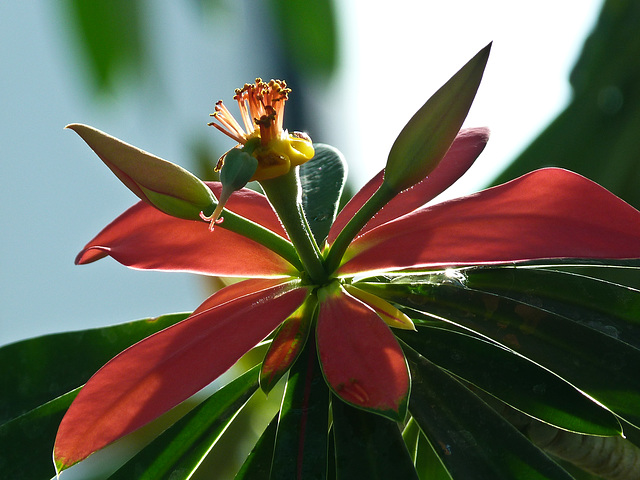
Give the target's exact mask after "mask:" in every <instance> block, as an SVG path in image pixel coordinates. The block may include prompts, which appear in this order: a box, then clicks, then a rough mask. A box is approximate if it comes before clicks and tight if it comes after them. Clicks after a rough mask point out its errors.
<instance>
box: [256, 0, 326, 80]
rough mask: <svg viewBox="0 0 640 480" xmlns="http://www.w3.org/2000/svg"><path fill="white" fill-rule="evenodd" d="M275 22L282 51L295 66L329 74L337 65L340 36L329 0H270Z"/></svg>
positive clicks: (274, 29)
mask: <svg viewBox="0 0 640 480" xmlns="http://www.w3.org/2000/svg"><path fill="white" fill-rule="evenodd" d="M269 11H271V12H272V17H271V18H272V19H273V22H274V25H273V26H272V27H270V28H271V29H272V31H273V32H274V33H276V34H279V35H280V42H281V44H282V52H283V53H284V55H285V59H286V61H288V62H290V63H291V64H293V67H294V70H296V71H298V72H302V73H307V74H313V75H330V74H331V73H333V71H334V70H335V68H336V64H337V57H338V54H337V51H338V38H337V26H336V14H335V10H334V6H333V2H332V1H330V0H315V1H313V2H289V1H286V0H271V2H270V7H269Z"/></svg>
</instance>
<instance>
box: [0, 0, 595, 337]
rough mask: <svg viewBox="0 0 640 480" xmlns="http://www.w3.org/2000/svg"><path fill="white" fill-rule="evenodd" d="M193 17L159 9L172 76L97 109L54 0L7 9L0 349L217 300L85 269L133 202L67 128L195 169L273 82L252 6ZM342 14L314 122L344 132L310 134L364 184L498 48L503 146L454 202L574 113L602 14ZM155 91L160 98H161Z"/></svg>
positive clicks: (560, 9) (437, 5)
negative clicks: (404, 134)
mask: <svg viewBox="0 0 640 480" xmlns="http://www.w3.org/2000/svg"><path fill="white" fill-rule="evenodd" d="M190 3H191V2H187V1H186V0H185V1H184V2H175V1H173V2H172V1H169V0H163V1H157V2H148V4H149V5H147V9H148V13H149V16H150V19H151V25H152V29H151V31H150V34H151V36H152V38H153V42H152V44H151V45H152V49H153V50H152V53H153V56H154V59H155V60H156V62H157V63H156V68H157V69H158V80H157V81H155V79H149V80H147V83H146V87H145V88H144V89H142V88H138V89H134V88H131V89H128V90H127V91H125V92H124V93H123V94H121V95H120V96H118V97H117V98H114V99H112V100H110V101H109V102H108V103H106V102H105V103H103V104H101V105H100V104H96V103H94V102H93V101H92V96H91V95H90V93H89V92H88V91H87V90H86V83H87V82H86V78H85V77H84V75H85V74H84V73H82V70H81V69H80V68H79V67H80V66H79V63H78V56H77V54H76V50H75V47H74V46H73V43H72V41H71V39H72V38H73V37H72V35H71V34H70V33H69V31H68V27H67V26H66V25H65V24H64V21H63V18H62V17H61V16H60V15H59V13H60V12H59V7H57V4H56V3H55V2H46V1H42V0H29V1H25V2H2V4H0V45H1V47H0V65H2V67H1V68H0V91H1V92H2V109H0V168H1V171H2V177H1V178H2V180H3V188H2V190H1V191H0V210H1V212H2V217H1V218H2V243H1V244H0V272H1V273H0V291H1V292H2V294H1V303H0V344H5V343H9V342H13V341H16V340H19V339H23V338H27V337H30V336H35V335H42V334H46V333H52V332H59V331H63V330H71V329H82V328H91V327H97V326H103V325H108V324H114V323H121V322H125V321H130V320H134V319H137V318H143V317H147V316H155V315H160V314H163V313H170V312H175V311H186V310H192V309H193V308H195V307H196V306H197V305H198V304H199V303H200V301H201V300H202V299H203V298H204V295H205V292H204V287H203V285H202V283H201V282H199V281H198V279H197V278H196V277H193V276H190V275H187V274H169V273H157V272H140V271H133V270H129V269H127V268H125V267H122V266H120V265H119V264H117V263H116V262H114V261H112V260H110V259H107V260H102V261H100V262H97V263H95V264H92V265H89V266H83V267H76V266H74V265H73V259H74V257H75V255H76V254H77V252H78V251H79V250H80V249H81V248H82V246H83V245H84V244H85V243H86V242H87V241H88V240H90V239H91V237H92V236H93V235H95V234H96V233H97V232H98V231H99V230H100V229H101V228H102V227H103V226H104V225H106V224H107V223H108V222H110V221H111V220H112V219H113V218H114V217H115V216H117V215H118V214H119V213H120V212H121V211H123V210H124V209H125V208H127V207H128V206H130V205H131V204H132V203H133V202H134V201H135V198H134V197H133V195H132V194H130V193H129V192H128V191H127V190H126V189H125V188H124V187H123V186H122V185H120V183H119V182H118V181H117V180H116V179H115V177H113V176H112V174H111V173H110V172H109V171H108V170H107V169H106V168H105V167H104V165H102V164H101V162H100V161H99V160H98V159H97V158H96V157H95V156H93V154H92V153H91V152H90V151H89V150H88V148H87V147H86V146H85V145H84V144H83V143H82V142H81V141H80V140H79V138H77V137H76V136H75V135H74V134H73V133H72V132H70V131H64V130H63V127H64V125H66V124H68V123H72V122H81V123H88V124H91V125H94V126H96V127H98V128H100V129H103V130H106V131H108V132H109V133H111V134H113V135H115V136H118V137H120V138H123V139H124V140H126V141H128V142H130V143H133V144H135V145H137V146H139V147H141V148H144V149H146V150H149V151H151V152H153V153H156V154H158V155H160V156H163V157H164V158H167V159H169V160H171V161H174V162H176V163H180V164H182V165H183V166H186V167H188V165H187V164H186V163H185V162H186V161H187V159H188V157H189V155H188V154H187V152H185V148H187V146H186V143H187V140H188V139H190V138H192V137H191V136H192V135H193V136H200V135H215V133H214V132H213V129H209V130H207V127H206V126H205V123H206V121H207V118H208V114H209V112H210V111H211V110H212V107H213V103H214V102H215V100H217V99H218V98H224V99H226V100H227V101H229V98H230V96H231V93H232V91H233V88H234V87H235V86H239V85H241V84H243V83H244V82H246V81H251V80H253V78H254V77H255V76H267V75H268V74H265V73H264V71H265V70H267V71H268V65H265V64H264V58H263V57H261V56H260V52H261V48H264V46H262V47H260V46H257V47H256V48H250V49H238V48H236V47H235V45H236V43H235V42H238V41H240V40H241V39H244V40H246V39H250V38H253V37H252V33H253V32H252V28H254V26H253V25H252V24H251V22H248V21H245V20H243V19H244V18H245V17H243V11H244V9H245V8H248V7H246V5H247V4H246V3H242V2H231V1H228V2H223V3H224V4H226V5H227V9H226V14H225V15H226V16H225V18H222V19H220V20H219V21H218V22H215V21H214V22H213V25H214V26H216V27H217V29H216V30H215V31H214V30H213V29H212V28H211V23H209V24H208V25H209V28H205V26H206V25H207V24H206V23H203V22H201V21H200V19H199V18H197V14H196V12H195V10H194V9H191V8H186V7H187V5H188V4H190ZM340 4H341V5H344V12H343V16H342V18H341V20H340V22H341V38H342V40H343V49H344V55H343V57H342V60H341V64H342V66H343V67H345V68H344V71H343V72H342V73H341V74H340V76H339V77H338V78H337V79H336V80H334V81H333V82H332V83H331V84H330V85H316V86H315V87H316V89H317V92H318V94H317V96H316V102H315V103H316V108H317V110H318V115H322V116H326V118H327V119H328V122H329V124H330V127H328V128H327V129H326V131H324V132H323V133H322V135H323V136H324V137H322V138H318V136H317V135H314V132H309V133H310V134H311V136H312V138H314V139H316V140H321V141H324V142H330V143H334V144H335V145H336V146H337V147H339V148H340V149H341V150H343V151H344V153H345V154H346V155H347V158H348V159H349V160H350V162H351V171H352V176H353V177H354V179H355V183H356V184H358V185H360V184H362V183H363V182H364V181H365V180H366V178H367V177H368V176H369V175H370V174H372V173H373V171H374V170H377V169H379V168H381V167H382V166H383V164H384V161H385V158H386V152H387V151H388V149H389V147H390V145H391V143H392V141H393V139H394V138H395V135H396V134H397V133H398V132H399V130H400V129H401V128H402V126H403V125H404V123H405V122H406V121H407V120H408V118H409V117H410V116H411V115H412V114H413V112H414V111H415V110H416V109H417V108H419V106H420V105H421V104H422V103H423V102H424V101H425V100H426V99H427V98H428V96H429V95H430V94H431V93H432V92H433V91H435V90H436V89H437V88H438V87H439V86H440V85H441V84H442V83H443V82H445V81H446V80H447V78H448V77H449V76H450V75H452V74H453V73H454V72H455V71H456V70H457V69H458V68H459V67H460V66H462V65H463V64H464V63H465V62H466V61H467V60H468V59H469V58H470V57H471V56H473V55H474V54H475V52H476V51H478V50H479V49H480V48H482V47H483V46H484V45H485V44H486V43H488V41H490V40H493V41H494V48H493V52H492V57H491V59H490V61H489V65H488V69H487V73H486V76H485V79H484V81H483V84H482V86H481V88H480V92H479V94H478V97H477V101H476V104H475V105H474V107H473V109H472V111H471V114H470V116H469V120H468V125H470V126H472V125H473V126H480V125H487V126H489V127H491V129H492V132H493V136H492V139H491V142H490V144H489V146H488V147H487V149H486V151H485V153H484V154H483V156H482V157H481V160H480V161H479V162H478V164H477V166H476V167H474V170H473V171H472V172H471V173H470V175H469V176H468V180H466V181H464V182H462V184H461V185H462V186H461V187H460V188H459V189H458V190H456V194H462V193H467V192H470V191H473V190H474V189H476V188H479V187H480V186H481V185H482V184H483V183H484V182H486V181H487V180H488V179H490V177H491V175H492V173H491V172H495V170H496V168H499V166H500V165H501V164H504V163H505V162H506V161H508V160H509V159H511V158H513V156H514V155H515V154H517V152H518V151H519V150H520V149H521V148H523V146H524V145H526V143H527V142H528V141H529V140H531V139H532V138H534V137H535V135H536V134H537V133H538V132H539V131H540V129H541V128H542V127H543V126H544V125H545V124H546V123H547V122H548V121H549V120H550V119H551V118H553V116H554V115H555V114H556V113H557V112H558V111H559V110H560V109H561V108H562V106H563V105H564V104H565V103H566V101H567V99H568V93H569V90H568V85H567V76H568V72H569V71H570V68H571V66H572V65H573V62H574V60H575V58H576V56H577V54H578V53H579V49H580V46H581V44H582V41H583V39H584V37H585V35H586V34H587V32H588V31H589V30H590V28H591V27H592V25H593V22H594V21H595V19H596V15H597V12H598V9H599V7H600V5H601V0H567V1H564V2H557V1H549V0H542V1H539V2H536V3H534V4H530V3H526V4H525V3H522V2H512V1H508V0H503V1H485V2H477V1H475V0H451V1H448V2H431V1H425V2H420V5H421V6H420V7H416V5H418V2H410V1H408V0H396V1H394V2H392V3H388V2H385V3H384V4H383V3H380V4H379V5H378V4H377V3H376V2H366V3H365V2H355V1H349V2H340ZM480 4H481V5H482V7H480V6H479V5H480ZM365 5H366V7H365ZM443 5H444V6H443ZM524 5H526V6H524ZM531 5H535V6H531ZM412 85H419V89H415V88H414V87H412ZM292 87H293V88H294V94H293V95H292V101H295V85H292ZM149 88H151V89H157V90H160V92H161V93H162V95H161V98H162V101H161V102H158V101H157V98H158V97H156V96H155V94H154V93H157V92H150V91H149ZM290 127H291V128H292V129H295V126H290ZM222 151H223V150H222ZM222 151H221V152H220V153H222ZM203 254H207V252H203Z"/></svg>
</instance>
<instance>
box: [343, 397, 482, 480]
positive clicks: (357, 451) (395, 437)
mask: <svg viewBox="0 0 640 480" xmlns="http://www.w3.org/2000/svg"><path fill="white" fill-rule="evenodd" d="M331 408H332V412H333V429H334V439H335V455H336V473H337V475H336V478H337V479H338V480H351V479H354V478H366V479H371V480H387V479H389V478H393V479H395V480H404V479H415V480H418V475H417V473H416V471H415V468H414V467H413V462H412V461H411V456H410V454H409V452H408V451H407V447H406V445H405V443H404V441H403V439H402V435H401V433H400V429H399V427H398V424H397V423H395V422H393V421H391V420H389V419H387V418H384V417H381V416H380V415H374V414H371V413H368V412H365V411H364V410H359V409H357V408H353V407H351V406H349V405H347V404H346V403H344V402H342V401H341V400H339V399H338V398H337V397H335V396H334V397H333V400H332V402H331ZM470 478H471V477H470Z"/></svg>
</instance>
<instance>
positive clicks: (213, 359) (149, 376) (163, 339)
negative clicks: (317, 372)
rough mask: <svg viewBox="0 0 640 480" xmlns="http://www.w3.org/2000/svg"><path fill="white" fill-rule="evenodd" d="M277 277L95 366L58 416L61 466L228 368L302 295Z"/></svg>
mask: <svg viewBox="0 0 640 480" xmlns="http://www.w3.org/2000/svg"><path fill="white" fill-rule="evenodd" d="M306 295H307V289H306V288H294V289H290V288H289V287H286V285H285V286H281V285H277V286H275V287H273V288H272V289H271V290H267V291H260V292H257V293H256V294H253V295H251V294H250V295H245V296H244V297H241V298H239V299H237V300H235V301H229V302H227V303H224V304H222V305H218V306H216V307H213V308H211V309H209V310H205V311H203V312H201V313H198V314H196V315H194V316H192V317H190V318H188V319H186V320H184V321H183V322H180V323H178V324H176V325H174V326H172V327H170V328H168V329H166V330H164V331H162V332H160V333H158V334H157V335H153V336H151V337H148V338H146V339H144V340H143V341H141V342H138V343H137V344H136V345H134V346H133V347H131V348H129V349H127V350H125V351H124V352H122V353H121V354H120V355H118V356H117V357H115V358H114V359H112V360H111V361H110V362H109V363H107V364H106V365H105V366H104V367H103V368H102V369H100V370H99V371H98V372H97V373H96V374H95V375H94V376H93V377H91V379H90V380H89V381H88V382H87V384H86V385H85V387H84V388H83V389H82V391H81V392H80V393H79V394H78V397H76V399H75V401H74V403H73V404H72V405H71V407H70V408H69V411H68V412H67V414H66V415H65V417H64V419H63V420H62V422H61V424H60V429H59V430H58V436H57V437H56V446H55V458H56V465H57V466H58V469H59V470H60V471H62V470H64V469H65V468H68V467H70V466H71V465H73V464H75V463H77V462H78V461H80V460H83V459H84V458H86V457H87V456H88V455H90V454H91V453H93V452H94V451H96V450H99V449H101V448H103V447H105V446H106V445H108V444H110V443H111V442H113V441H115V440H117V439H118V438H121V437H122V436H124V435H126V434H128V433H130V432H132V431H134V430H136V429H137V428H140V427H141V426H143V425H145V424H147V423H148V422H150V421H151V420H153V419H155V418H157V417H158V416H159V415H161V414H162V413H164V412H166V411H168V410H169V409H171V408H173V407H174V406H175V405H177V404H178V403H180V402H182V401H183V400H185V399H187V398H188V397H189V396H191V395H193V394H194V393H196V392H197V391H199V390H200V389H201V388H203V387H205V386H206V385H208V384H209V383H211V382H212V381H213V380H215V379H216V378H217V377H218V376H219V375H221V374H222V373H224V372H225V371H226V370H227V369H229V368H230V367H231V366H232V365H233V364H234V363H235V362H236V361H237V360H238V359H239V358H240V357H241V356H242V355H243V354H244V353H246V352H247V351H249V349H251V348H252V347H254V346H255V345H256V344H257V343H258V342H259V341H260V340H262V339H263V338H265V337H266V336H267V335H268V334H269V333H270V332H271V331H273V330H274V329H275V328H276V327H277V326H278V324H279V323H280V322H281V321H283V320H284V319H285V318H286V317H287V316H288V315H289V314H290V313H291V312H292V311H294V310H295V309H296V308H298V306H300V304H301V303H302V302H303V300H304V298H305V297H306Z"/></svg>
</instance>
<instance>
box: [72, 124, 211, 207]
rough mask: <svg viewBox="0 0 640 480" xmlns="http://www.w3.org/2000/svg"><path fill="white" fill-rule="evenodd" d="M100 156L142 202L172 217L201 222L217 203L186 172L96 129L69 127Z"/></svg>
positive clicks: (200, 183) (204, 186)
mask: <svg viewBox="0 0 640 480" xmlns="http://www.w3.org/2000/svg"><path fill="white" fill-rule="evenodd" d="M66 128H69V129H71V130H73V131H74V132H76V133H77V134H78V135H80V137H81V138H82V139H83V140H84V141H85V142H86V143H87V145H89V147H91V149H92V150H93V151H94V152H96V154H97V155H98V157H100V159H101V160H102V161H103V162H104V163H105V164H106V165H107V167H109V168H110V169H111V171H112V172H113V173H114V174H115V175H116V176H117V177H118V178H119V179H120V181H122V183H124V184H125V185H126V186H127V187H128V188H129V189H130V190H131V191H132V192H133V193H135V194H136V195H137V196H138V197H139V198H140V199H141V200H143V201H145V202H147V203H149V204H150V205H152V206H154V207H156V208H157V209H158V210H160V211H162V212H164V213H167V214H169V215H171V216H174V217H178V218H184V219H188V220H198V219H199V218H200V212H205V213H207V214H208V213H209V212H211V211H213V209H214V208H215V206H216V199H215V197H214V195H213V193H212V192H211V190H210V189H209V187H207V186H206V185H205V184H204V183H203V182H202V181H201V180H200V179H199V178H197V177H196V176H195V175H193V174H192V173H190V172H188V171H187V170H185V169H184V168H182V167H180V166H178V165H175V164H173V163H171V162H168V161H166V160H163V159H161V158H159V157H156V156H154V155H151V154H150V153H147V152H145V151H143V150H140V149H139V148H136V147H134V146H132V145H129V144H127V143H125V142H123V141H121V140H118V139H117V138H115V137H112V136H111V135H108V134H106V133H104V132H101V131H100V130H97V129H95V128H93V127H89V126H87V125H80V124H72V125H67V127H66Z"/></svg>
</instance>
